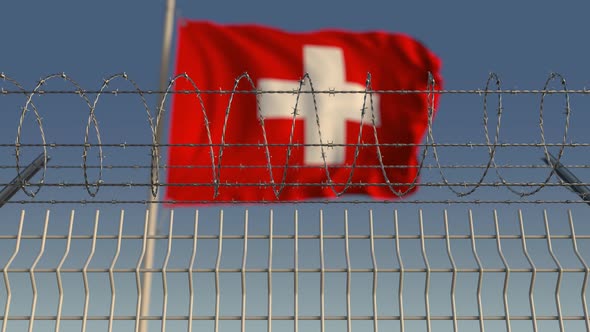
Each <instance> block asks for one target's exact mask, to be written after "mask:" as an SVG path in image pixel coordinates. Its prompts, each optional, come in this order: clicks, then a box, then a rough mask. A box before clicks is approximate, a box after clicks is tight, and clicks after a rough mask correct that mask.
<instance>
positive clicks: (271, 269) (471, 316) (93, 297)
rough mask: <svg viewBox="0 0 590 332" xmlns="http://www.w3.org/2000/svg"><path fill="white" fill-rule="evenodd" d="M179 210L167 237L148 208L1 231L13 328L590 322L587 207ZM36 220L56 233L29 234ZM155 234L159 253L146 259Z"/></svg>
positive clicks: (7, 325)
mask: <svg viewBox="0 0 590 332" xmlns="http://www.w3.org/2000/svg"><path fill="white" fill-rule="evenodd" d="M175 212H176V211H174V210H171V211H170V214H169V216H168V218H167V222H165V223H163V225H162V232H160V234H158V235H147V225H148V215H147V213H146V215H145V221H144V222H143V223H141V222H138V220H129V219H135V218H129V217H127V216H126V214H125V211H123V210H121V212H120V216H119V218H118V220H114V219H117V218H110V217H109V218H104V217H102V216H101V214H100V211H97V212H96V215H95V216H94V218H92V217H90V218H80V217H77V216H76V215H75V212H74V211H72V212H71V214H70V216H69V218H67V217H66V218H65V219H68V221H67V222H64V221H65V220H64V218H62V217H59V218H55V217H50V212H49V211H47V213H46V214H45V217H44V218H43V217H42V216H40V217H41V219H43V220H42V222H41V223H39V220H31V219H34V218H31V217H27V216H26V214H25V212H24V211H23V212H22V213H21V216H20V219H19V220H5V222H10V223H11V225H12V226H14V227H13V229H14V230H15V233H13V234H2V236H1V237H0V246H1V247H2V252H3V253H4V254H3V255H2V261H0V264H1V265H0V267H1V270H0V272H1V273H2V275H3V287H2V288H4V292H2V293H0V295H2V296H1V297H0V298H3V300H2V301H0V302H2V303H0V322H1V324H2V325H1V326H2V329H1V331H12V330H18V329H19V327H20V329H21V330H24V329H25V328H27V327H28V329H29V330H33V329H34V328H35V326H37V325H39V326H43V330H45V331H51V330H56V331H57V330H62V331H69V330H78V331H79V330H82V331H91V330H96V329H100V330H108V331H127V330H129V331H133V330H137V327H138V326H139V321H140V320H146V321H150V322H152V323H153V324H157V327H158V329H161V330H165V329H166V328H169V329H172V330H188V331H197V330H198V331H202V330H207V331H209V330H215V331H226V330H231V331H234V330H242V331H244V330H251V329H252V330H267V331H271V330H272V329H273V328H275V329H278V330H281V331H283V330H294V331H302V330H305V331H308V330H311V331H315V330H320V331H336V330H338V331H341V330H348V331H352V330H357V329H359V330H363V331H378V330H387V331H391V330H394V331H422V330H426V331H451V330H452V331H459V330H472V331H473V330H479V331H484V330H485V328H486V327H487V328H488V329H491V330H494V331H503V330H505V331H515V330H518V331H523V330H524V331H529V330H532V331H537V330H541V329H542V328H541V327H543V328H548V327H549V326H551V327H552V328H551V329H550V330H561V331H564V330H569V329H573V330H587V329H588V328H590V321H589V319H590V317H589V315H588V308H587V284H588V277H589V275H590V267H589V266H588V264H587V260H588V257H589V255H590V251H589V250H590V233H585V234H584V233H580V232H579V229H580V228H582V229H584V230H586V231H587V230H588V227H585V225H584V224H585V221H586V220H582V222H577V223H576V222H575V220H574V217H573V214H572V213H571V212H568V213H567V214H566V215H565V216H562V217H561V218H559V220H550V218H549V217H548V213H547V212H546V211H545V212H544V213H543V214H542V216H540V218H539V219H538V220H535V222H534V224H536V226H533V229H534V230H531V225H532V224H531V223H529V222H530V220H528V221H529V222H527V223H525V219H528V217H527V218H525V217H524V215H523V212H522V211H518V213H517V215H516V218H514V217H512V218H505V217H504V216H502V217H499V215H500V214H499V213H498V211H496V210H494V211H493V212H492V214H491V216H488V217H487V218H485V219H486V220H485V221H484V220H479V219H481V217H476V216H474V213H473V211H472V210H468V213H467V215H466V216H465V215H464V216H463V217H461V218H458V217H456V216H455V217H450V216H449V215H448V213H447V211H446V210H445V211H444V212H443V214H442V215H440V216H437V217H436V218H428V217H425V216H424V215H423V212H422V210H419V211H417V213H416V214H415V215H414V216H413V217H412V218H410V219H406V218H402V217H400V216H398V211H397V210H392V209H387V211H385V213H383V212H384V211H375V213H374V211H373V210H368V214H367V215H364V216H361V215H360V214H358V213H355V212H353V211H348V210H342V211H339V212H338V213H337V214H332V213H328V212H326V213H324V212H323V211H322V210H320V211H319V213H318V214H316V215H315V218H314V220H311V218H309V216H308V215H305V213H306V212H305V211H299V210H294V211H293V213H291V214H290V215H285V214H281V213H273V210H269V211H268V213H266V215H265V217H264V216H263V215H262V214H259V213H255V214H253V215H255V216H249V211H248V210H244V212H243V213H239V214H235V213H233V215H231V214H230V213H229V212H228V216H224V212H225V211H223V210H221V211H220V213H219V215H218V217H215V216H213V215H211V214H209V215H207V217H202V216H200V214H199V212H201V211H199V210H197V211H196V212H193V213H192V214H193V215H192V216H191V215H190V214H183V217H182V218H180V217H175ZM230 215H231V216H230ZM303 215H305V217H303ZM185 217H186V218H185ZM263 218H265V219H266V220H263ZM53 219H59V220H53ZM79 219H84V220H79ZM86 219H94V220H86ZM105 219H106V220H105ZM507 219H509V220H507ZM35 223H36V224H40V225H39V226H41V228H42V231H41V233H40V234H39V233H34V234H28V231H27V229H28V228H30V226H29V227H27V225H31V224H35ZM482 223H486V224H487V226H489V227H485V230H483V228H482V227H481V226H478V225H482ZM82 224H86V225H89V226H91V227H86V228H84V229H85V230H86V231H88V233H84V234H80V233H79V228H78V227H79V226H80V225H82ZM105 224H107V225H108V229H109V230H108V231H107V232H106V233H105V231H104V229H105ZM131 224H134V225H135V226H137V227H134V228H133V229H134V230H133V233H129V225H131ZM53 225H55V226H53ZM58 225H59V227H56V226H58ZM232 225H233V226H232ZM287 225H288V227H287ZM527 225H528V226H527ZM537 226H538V227H537ZM37 229H38V228H37ZM55 229H59V230H60V231H58V233H56V231H55ZM99 229H100V230H101V231H99ZM434 229H436V230H435V231H433V230H434ZM507 229H509V230H513V229H517V230H518V234H515V233H512V231H510V232H509V233H507V231H506V230H507ZM52 230H53V231H52ZM238 230H239V234H236V231H238ZM564 230H566V231H564ZM577 230H578V231H577ZM150 239H153V240H156V241H157V248H158V250H157V252H156V256H157V257H159V258H158V259H157V262H159V263H157V264H156V265H154V267H153V268H149V269H146V268H142V261H143V260H144V259H145V246H146V243H147V241H148V240H150ZM47 256H51V257H50V258H48V257H47ZM97 265H100V266H101V267H97ZM312 266H313V267H312ZM145 274H153V275H154V278H155V279H154V280H155V285H156V286H155V287H154V289H153V290H152V298H153V301H154V302H155V303H158V305H155V308H154V305H153V304H152V310H151V312H149V313H148V314H145V315H142V314H141V312H142V311H141V297H142V291H143V290H142V287H141V280H142V279H141V276H143V275H145ZM27 281H28V282H27ZM158 282H161V286H157V283H158ZM50 294H52V296H48V295H50ZM187 308H188V311H187ZM69 322H72V323H73V322H76V325H67V324H68V323H69ZM126 322H129V324H126ZM226 322H227V324H229V322H235V324H236V325H231V326H230V325H224V324H226ZM256 322H261V323H264V325H252V324H256ZM414 322H416V323H421V324H425V325H412V324H413V323H414ZM23 323H24V324H25V325H23ZM312 323H313V324H319V325H305V324H312ZM545 323H547V324H552V325H543V324H545ZM43 324H50V325H43ZM97 324H103V325H97ZM105 324H106V325H105ZM199 324H205V325H199ZM206 324H209V325H206ZM285 324H286V325H285ZM334 324H336V325H334ZM363 324H364V325H363ZM465 324H467V325H465ZM469 324H475V325H469ZM572 324H573V325H572ZM154 327H155V326H154ZM353 327H354V329H353ZM568 327H569V328H568Z"/></svg>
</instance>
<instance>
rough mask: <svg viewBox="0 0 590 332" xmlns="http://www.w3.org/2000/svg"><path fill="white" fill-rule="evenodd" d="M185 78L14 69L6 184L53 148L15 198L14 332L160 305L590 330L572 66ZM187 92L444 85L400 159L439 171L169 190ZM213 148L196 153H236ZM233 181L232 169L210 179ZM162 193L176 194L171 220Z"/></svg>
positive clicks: (130, 323)
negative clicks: (398, 179)
mask: <svg viewBox="0 0 590 332" xmlns="http://www.w3.org/2000/svg"><path fill="white" fill-rule="evenodd" d="M179 79H189V78H188V77H186V76H182V75H181V76H179V77H177V78H175V79H174V80H179ZM311 79H312V78H310V77H306V78H304V81H305V80H307V82H309V81H311ZM174 80H172V81H171V83H170V85H169V89H168V90H166V91H153V90H142V89H140V88H139V86H138V85H137V84H136V83H135V82H134V81H133V80H132V79H130V78H129V77H128V76H127V75H125V74H120V75H115V76H112V77H110V78H108V79H106V80H105V81H104V84H102V85H101V86H100V87H99V88H98V89H96V90H86V89H83V88H82V86H81V85H80V84H78V83H77V82H75V81H74V80H73V79H72V78H70V77H69V76H67V75H65V74H58V75H51V76H48V77H45V78H43V79H41V80H40V81H39V82H38V84H36V85H35V86H34V87H33V88H31V89H27V88H25V87H24V85H22V84H20V83H18V82H17V81H16V80H14V79H12V78H9V77H8V76H7V75H4V74H2V75H0V87H1V90H0V91H1V93H0V105H1V106H0V107H1V108H2V113H3V121H2V123H0V126H1V127H2V131H1V132H0V151H2V153H1V154H0V155H1V156H2V159H0V178H1V179H2V180H0V182H3V183H2V186H6V185H9V183H8V180H10V179H12V178H13V177H14V176H15V175H16V174H17V173H19V172H21V171H22V170H23V169H24V167H25V164H26V163H28V162H29V161H30V160H31V158H32V156H35V155H38V154H39V153H42V155H43V156H44V157H43V159H44V160H45V159H46V157H48V156H51V161H50V162H46V163H45V166H44V167H43V170H42V172H41V173H42V174H41V175H40V176H38V178H40V180H39V179H37V180H35V179H32V180H31V181H30V182H29V181H25V182H20V183H18V184H19V186H20V187H21V192H20V193H18V194H17V196H15V197H13V198H12V199H11V200H9V201H8V202H7V204H6V205H5V206H4V207H3V208H2V209H1V210H0V211H1V214H0V216H1V219H2V222H1V223H0V266H1V271H2V274H3V287H0V322H1V324H2V325H1V326H2V330H1V331H21V330H27V329H28V330H29V331H47V330H49V331H52V330H56V331H57V330H60V331H70V330H72V331H74V330H75V331H78V330H82V331H94V330H108V331H134V330H135V331H137V330H141V329H143V328H145V327H146V326H142V324H141V322H142V321H144V322H147V325H148V327H150V329H151V330H189V331H202V330H204V331H207V330H213V331H240V330H241V331H244V330H266V331H271V330H273V329H274V330H281V331H282V330H294V331H315V330H318V331H336V330H338V331H340V330H348V331H353V330H354V331H357V330H363V331H365V330H373V331H378V330H381V331H422V330H424V331H460V330H461V331H463V330H468V331H471V330H480V331H484V330H486V329H487V330H494V331H495V330H500V331H554V330H561V331H564V330H567V331H569V330H574V331H578V330H589V329H590V325H589V323H590V322H589V319H590V316H589V314H588V308H587V284H588V275H589V273H590V268H589V265H588V263H587V261H588V256H589V255H590V241H589V240H590V226H589V225H588V223H587V221H586V219H587V210H586V209H587V205H586V203H588V200H587V199H586V197H585V196H582V197H580V196H579V195H576V194H574V193H570V192H568V191H567V190H565V189H571V188H584V186H587V185H588V183H585V181H584V179H588V178H590V172H588V169H589V168H590V166H588V165H589V164H588V161H587V158H586V156H587V153H585V151H586V150H587V149H588V147H590V143H588V136H587V130H586V127H587V126H586V125H585V124H586V123H588V120H590V119H589V118H588V117H589V116H588V115H587V114H585V113H584V112H582V111H580V112H578V113H575V115H574V112H573V111H572V109H574V110H583V109H585V108H586V106H587V105H586V104H588V102H587V101H586V99H587V95H588V94H589V93H590V92H589V91H588V90H586V89H575V90H572V89H569V88H568V87H567V85H566V83H565V79H563V77H561V76H560V75H559V74H552V75H550V76H549V78H548V79H547V81H546V82H545V83H544V84H543V85H542V87H541V88H540V89H538V90H534V89H531V90H524V89H503V88H502V86H501V85H500V79H499V77H498V76H497V75H495V74H492V75H490V77H489V79H488V81H487V82H486V84H485V86H484V87H483V88H481V89H471V90H440V89H437V87H436V84H435V82H431V84H430V85H429V86H430V88H429V90H427V91H407V90H399V91H397V90H396V91H373V90H371V89H370V81H368V83H367V89H366V90H365V91H333V90H326V91H314V90H313V89H312V90H309V89H305V88H301V89H300V90H299V91H259V90H256V89H254V87H253V85H248V84H251V83H252V80H251V79H250V78H249V76H247V75H243V76H241V77H240V78H238V79H237V80H236V82H235V85H234V86H233V88H232V89H228V90H221V91H220V90H215V91H211V90H207V91H205V90H198V89H197V88H196V89H195V90H194V91H176V90H174V89H173V88H172V87H173V83H174ZM244 86H245V87H244ZM177 93H190V94H194V95H195V107H196V108H197V109H198V110H199V111H203V112H205V111H207V108H206V106H207V105H204V104H203V103H202V99H200V97H201V96H202V95H205V94H213V95H216V96H218V97H219V98H227V100H228V107H227V114H228V119H230V120H231V117H230V116H229V114H231V105H232V100H233V103H236V102H239V100H240V98H251V97H253V95H260V94H265V93H290V94H293V95H294V96H299V95H304V94H330V95H332V96H333V97H334V98H338V96H339V95H340V94H344V93H358V94H361V95H364V96H367V95H372V94H409V93H412V94H415V93H423V94H427V95H430V96H431V95H433V94H441V104H440V107H439V111H438V114H437V116H436V119H433V110H432V108H431V107H432V105H430V106H429V107H428V109H427V110H425V112H428V114H429V123H428V130H427V133H426V137H425V139H424V142H422V143H420V144H418V148H419V154H418V157H419V163H418V165H417V166H398V167H416V168H418V170H419V176H420V181H419V182H418V183H416V184H415V185H416V186H417V187H418V188H419V190H418V192H417V193H416V194H413V195H412V196H408V197H404V198H403V199H399V200H393V201H390V200H374V199H369V198H367V197H363V196H350V195H342V196H341V197H339V198H337V199H330V200H325V199H313V200H306V201H301V202H294V201H292V202H284V203H281V204H277V203H273V204H270V202H268V201H267V202H263V201H261V202H257V204H255V205H249V206H244V205H240V204H233V203H231V202H225V204H224V205H221V206H218V205H213V206H200V207H198V209H197V210H196V212H195V210H194V209H187V208H180V207H179V206H175V205H174V204H175V203H178V202H175V201H166V200H165V199H163V198H162V197H161V196H158V197H157V198H154V197H153V196H152V194H153V193H156V192H158V191H160V189H162V188H165V187H166V186H168V185H170V184H169V183H167V182H166V180H165V179H164V177H163V174H161V173H163V172H164V171H165V170H166V169H167V168H169V167H170V166H169V165H167V164H166V162H165V160H166V157H167V151H166V148H167V147H169V146H170V144H169V143H167V142H163V143H158V142H157V141H156V135H155V134H156V130H157V129H156V128H158V125H161V121H163V119H164V116H163V115H162V114H166V113H162V112H158V111H156V110H162V111H164V112H165V110H166V109H167V105H168V102H167V99H168V98H169V97H170V96H171V95H173V94H177ZM162 95H163V96H164V98H163V102H162V103H157V102H156V98H158V97H159V96H162ZM491 100H493V104H492V102H491ZM80 101H81V104H80ZM148 105H157V106H156V107H153V108H150V107H149V106H148ZM491 105H493V106H491ZM588 106H590V105H588ZM477 108H481V109H483V113H478V112H473V110H475V109H477ZM73 109H75V110H77V111H73ZM80 109H82V110H83V111H82V112H80V111H79V110H80ZM12 110H16V112H12ZM535 110H536V111H535ZM138 111H139V112H141V113H142V114H143V115H142V116H141V117H140V116H138V113H137V112H138ZM316 111H321V110H318V109H317V105H316ZM453 112H455V113H453ZM491 114H494V116H491ZM138 118H141V119H146V120H147V121H145V120H141V122H138ZM531 119H532V120H531ZM482 121H483V126H478V125H477V124H478V123H479V124H482ZM15 124H16V126H15ZM99 124H100V125H99ZM318 126H320V123H318ZM555 137H556V138H555ZM204 144H205V145H207V146H216V147H217V146H221V147H234V148H235V147H239V145H236V144H235V143H224V142H223V140H221V141H209V142H206V143H204ZM259 145H260V148H265V147H267V146H268V142H261V143H260V144H259ZM329 147H330V146H329V143H326V146H325V148H329ZM322 148H324V147H322ZM550 153H552V154H553V155H555V156H556V158H557V160H558V161H559V162H561V163H563V164H564V167H567V168H568V169H569V170H571V171H572V172H573V173H575V174H576V175H577V176H578V177H579V178H580V179H581V180H580V181H579V183H576V184H574V185H573V187H572V185H571V184H569V183H566V182H564V180H563V179H560V178H558V177H556V176H555V175H556V170H557V169H558V167H557V166H556V164H555V163H553V162H551V163H550V165H547V164H546V163H544V162H543V161H541V159H542V158H543V157H545V158H547V159H549V157H550ZM11 154H12V156H11ZM80 155H81V160H80ZM269 160H270V159H269ZM45 161H46V160H45ZM212 165H213V166H207V167H204V166H202V165H201V166H191V167H193V168H203V170H204V171H205V170H206V171H213V172H215V171H219V170H222V169H223V168H224V167H231V165H224V164H223V163H221V162H219V163H215V162H214V163H212ZM324 166H326V165H324ZM262 167H263V168H265V169H267V170H269V172H270V171H271V170H273V169H274V168H277V167H278V168H279V169H282V170H284V169H285V168H288V167H304V166H297V165H280V166H276V165H273V164H270V163H269V164H268V165H265V166H262ZM343 167H348V166H343ZM356 167H358V168H362V167H368V168H377V169H381V170H383V169H385V168H387V167H390V166H388V165H384V164H383V163H381V164H376V165H364V166H349V168H350V169H354V168H356ZM5 179H6V181H5ZM269 179H272V176H271V177H269ZM220 184H222V185H228V186H231V185H232V184H223V183H211V184H210V185H211V186H218V185H220ZM350 184H351V183H345V184H333V183H323V184H318V185H323V186H336V185H345V186H346V185H350ZM260 185H261V186H271V187H272V186H279V187H288V186H291V185H296V184H290V183H275V182H273V181H271V180H265V179H261V183H260ZM381 185H384V186H390V185H392V184H391V183H383V184H381ZM406 185H414V183H407V184H406ZM344 193H345V192H344ZM344 193H343V194H344ZM339 196H340V195H339ZM149 203H166V204H168V205H167V208H166V210H167V211H165V212H162V213H160V214H159V215H158V216H157V218H158V219H159V226H158V231H157V232H152V233H150V232H149V231H148V228H149V227H148V226H149V225H148V224H149V223H148V220H149V216H148V215H147V213H146V211H145V208H146V206H145V205H146V204H149ZM192 203H199V204H203V203H205V202H192ZM580 203H582V204H580ZM23 206H25V209H24V210H23V211H21V209H22V208H23ZM97 207H98V208H99V209H98V210H97V209H96V208H97ZM123 208H124V209H123ZM50 210H51V212H50ZM150 246H151V247H153V248H154V249H153V251H151V250H150V249H149V248H150ZM147 256H150V259H152V260H153V263H150V264H147V265H146V264H145V261H146V259H147ZM146 275H149V276H151V277H150V278H149V279H150V281H149V283H148V284H149V285H150V287H148V288H146V287H145V281H146V279H145V276H146ZM146 297H148V298H150V299H151V301H149V302H150V304H149V308H148V309H146V308H144V307H143V306H145V304H146V302H145V298H146Z"/></svg>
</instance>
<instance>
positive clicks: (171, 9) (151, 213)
mask: <svg viewBox="0 0 590 332" xmlns="http://www.w3.org/2000/svg"><path fill="white" fill-rule="evenodd" d="M175 8H176V0H167V1H166V12H165V16H164V35H163V37H162V58H161V64H160V85H159V89H160V91H164V90H166V88H167V87H168V79H169V76H168V75H169V66H170V49H171V47H172V32H173V29H174V13H175ZM163 99H164V94H163V93H162V94H160V95H159V98H158V103H157V104H156V105H157V107H158V108H157V111H156V112H157V114H156V116H157V119H158V120H159V121H157V124H156V135H155V136H156V143H157V144H158V145H159V144H162V128H163V123H164V121H163V117H162V116H161V115H160V112H162V111H163V110H162V109H161V108H160V105H161V104H162V101H163ZM157 153H158V154H159V147H158V148H157ZM158 160H159V159H158ZM158 176H159V174H158ZM151 177H152V178H151V180H152V181H151V182H152V183H155V182H156V180H157V178H155V176H154V173H153V172H152V175H151ZM151 189H152V188H149V193H148V197H149V198H150V201H151V202H150V203H149V205H148V234H147V235H148V236H154V235H156V234H157V230H158V203H157V202H156V201H157V200H158V196H159V193H160V189H161V187H158V191H157V193H156V194H155V195H154V194H153V193H152V190H151ZM155 249H156V241H155V240H154V239H149V240H147V243H146V247H145V259H144V265H143V268H144V269H151V268H152V267H153V265H154V253H155ZM152 274H153V273H151V272H147V273H146V272H144V273H143V280H142V285H141V286H142V289H141V312H140V315H141V316H140V317H145V316H147V315H149V309H150V300H151V290H152V278H153V275H152ZM147 330H148V321H147V320H143V319H141V318H140V322H139V331H142V332H147Z"/></svg>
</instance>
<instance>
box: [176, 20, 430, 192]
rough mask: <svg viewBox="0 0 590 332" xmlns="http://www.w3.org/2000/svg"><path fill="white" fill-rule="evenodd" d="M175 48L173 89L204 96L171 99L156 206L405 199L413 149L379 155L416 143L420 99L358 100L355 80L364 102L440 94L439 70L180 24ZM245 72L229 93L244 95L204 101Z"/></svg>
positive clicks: (398, 57)
mask: <svg viewBox="0 0 590 332" xmlns="http://www.w3.org/2000/svg"><path fill="white" fill-rule="evenodd" d="M178 38H179V39H178V50H177V64H176V73H178V74H182V73H186V74H187V75H188V76H189V77H190V79H191V80H192V81H193V82H194V84H195V85H193V84H192V83H191V80H188V79H185V78H182V77H181V78H179V79H178V80H177V81H176V83H175V89H176V90H196V89H198V90H199V91H204V90H209V91H205V93H202V94H197V93H177V94H174V97H173V98H174V99H173V108H172V120H171V131H170V144H171V147H170V149H169V162H168V165H169V166H170V167H169V168H168V183H169V187H168V188H167V192H166V194H167V199H168V200H174V201H177V202H179V203H183V202H185V203H187V202H191V201H192V202H196V201H202V202H205V201H285V200H300V199H306V198H312V197H335V196H336V195H339V194H341V193H343V192H345V193H354V194H368V195H370V196H372V197H375V198H382V199H383V198H385V199H389V198H395V197H397V195H396V194H395V192H398V193H399V192H402V193H403V192H406V191H407V192H413V191H414V190H415V188H413V187H411V186H410V185H409V183H412V182H413V181H414V179H415V177H416V175H417V169H416V168H415V167H411V166H416V165H417V152H418V148H417V147H416V146H399V145H398V146H392V145H391V144H399V143H403V144H417V143H420V142H421V141H422V138H423V136H424V133H425V129H426V127H427V122H428V98H429V96H427V94H425V93H406V94H403V93H373V94H371V95H369V94H367V93H364V91H366V90H367V73H370V74H371V76H370V82H371V87H370V89H372V90H427V89H428V79H429V78H428V73H429V72H430V73H431V74H432V75H433V77H434V79H435V81H436V84H437V87H440V82H441V79H440V76H439V69H440V61H439V59H438V58H437V57H436V56H435V55H434V54H432V53H431V52H430V51H429V50H428V49H426V48H425V47H424V46H423V45H422V44H420V43H419V42H417V41H416V40H414V39H412V38H410V37H408V36H405V35H400V34H391V33H386V32H367V33H353V32H344V31H336V30H329V31H318V32H308V33H289V32H284V31H280V30H276V29H271V28H267V27H262V26H256V25H234V26H220V25H216V24H211V23H206V22H192V21H188V22H187V21H185V22H183V23H181V26H180V31H179V37H178ZM245 72H247V73H248V77H249V79H250V80H251V81H249V79H248V77H246V78H242V79H241V80H240V81H239V82H238V85H237V90H241V91H244V90H250V92H248V93H234V94H231V93H229V92H223V93H214V91H212V90H216V91H220V90H221V91H227V90H232V89H234V84H235V83H236V78H238V77H240V75H241V74H243V73H245ZM305 73H307V74H308V75H309V79H308V78H307V77H305V76H304V75H305ZM311 85H313V90H314V91H316V93H314V94H312V93H309V92H310V91H311V89H312V87H311ZM254 89H258V90H259V91H263V92H264V91H295V92H294V93H258V94H256V93H253V90H254ZM297 91H301V93H297ZM318 91H319V92H318ZM322 91H323V92H322ZM338 91H359V93H340V92H338ZM199 96H200V98H201V99H202V104H201V101H200V100H199V98H198V97H199ZM436 98H437V95H435V96H434V99H435V103H436ZM295 106H297V107H296V109H295ZM363 108H364V110H365V111H364V115H363ZM316 110H317V112H316ZM361 122H362V126H361ZM373 124H375V126H374V125H373ZM374 128H376V130H374ZM359 133H360V135H359ZM376 137H377V140H376ZM359 143H360V144H359ZM377 144H379V145H380V146H379V151H378V150H377V147H376V145H377ZM289 146H290V147H289ZM357 151H358V153H357ZM379 152H380V153H379ZM400 166H401V167H400ZM408 166H410V167H408ZM388 182H389V183H388ZM396 183H407V184H396ZM277 195H278V197H277Z"/></svg>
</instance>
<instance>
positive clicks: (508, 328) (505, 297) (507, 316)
mask: <svg viewBox="0 0 590 332" xmlns="http://www.w3.org/2000/svg"><path fill="white" fill-rule="evenodd" d="M494 227H495V229H496V246H497V248H498V255H500V259H501V260H502V264H503V266H504V270H505V272H504V286H503V287H502V302H503V304H504V317H505V319H504V320H505V321H506V332H512V327H511V325H510V309H509V306H508V284H509V282H510V266H509V265H508V261H507V260H506V257H505V256H504V251H503V250H502V240H501V236H500V226H499V225H498V211H495V210H494Z"/></svg>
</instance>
